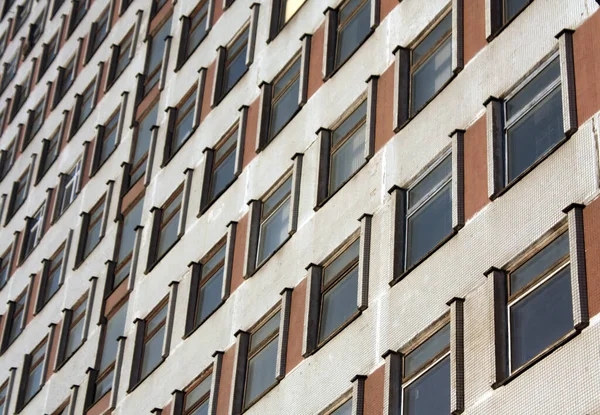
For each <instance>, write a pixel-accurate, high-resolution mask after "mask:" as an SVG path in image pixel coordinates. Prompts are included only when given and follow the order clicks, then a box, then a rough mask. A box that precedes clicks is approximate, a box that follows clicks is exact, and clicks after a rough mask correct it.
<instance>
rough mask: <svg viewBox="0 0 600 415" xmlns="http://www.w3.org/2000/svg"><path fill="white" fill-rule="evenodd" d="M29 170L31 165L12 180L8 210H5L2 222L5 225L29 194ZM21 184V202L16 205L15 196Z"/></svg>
mask: <svg viewBox="0 0 600 415" xmlns="http://www.w3.org/2000/svg"><path fill="white" fill-rule="evenodd" d="M30 170H31V166H29V167H28V168H27V170H25V172H24V173H22V174H21V176H20V177H19V179H18V180H17V181H16V182H14V183H13V185H12V191H11V192H10V200H9V203H8V210H7V212H6V220H5V222H4V224H5V225H6V224H7V223H9V222H10V220H11V219H12V218H13V216H15V214H16V213H17V212H18V211H19V209H20V208H21V206H23V205H24V204H25V201H26V200H27V196H28V195H29V187H30V186H29V176H30ZM21 185H22V192H23V198H22V200H21V202H20V203H19V204H18V205H17V204H16V203H17V201H16V197H17V193H20V191H19V189H20V188H21Z"/></svg>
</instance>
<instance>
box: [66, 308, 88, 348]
mask: <svg viewBox="0 0 600 415" xmlns="http://www.w3.org/2000/svg"><path fill="white" fill-rule="evenodd" d="M73 314H75V313H73ZM84 320H85V319H83V318H82V319H81V320H79V321H78V322H77V323H76V324H75V325H74V326H73V327H72V328H71V330H69V337H68V338H67V346H66V349H65V356H71V355H72V354H73V353H74V352H75V350H77V348H78V347H79V345H81V336H82V333H83V325H84Z"/></svg>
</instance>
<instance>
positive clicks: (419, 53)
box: [412, 12, 452, 64]
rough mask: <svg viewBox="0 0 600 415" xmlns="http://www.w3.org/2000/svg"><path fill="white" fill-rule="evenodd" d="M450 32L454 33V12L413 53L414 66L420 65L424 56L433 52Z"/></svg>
mask: <svg viewBox="0 0 600 415" xmlns="http://www.w3.org/2000/svg"><path fill="white" fill-rule="evenodd" d="M450 31H452V12H450V13H448V14H447V15H446V17H444V18H443V19H442V21H441V22H440V23H439V24H438V25H437V26H436V27H435V28H434V29H433V30H432V31H431V33H429V34H428V35H427V36H426V37H425V38H424V39H423V40H422V41H421V43H419V44H418V45H417V47H415V49H414V50H413V52H412V62H413V64H415V63H418V61H419V60H421V59H422V58H423V56H425V55H427V54H428V53H429V52H431V51H432V50H433V49H434V48H435V46H436V45H437V44H438V43H439V42H440V41H441V40H442V39H443V38H444V36H446V35H447V34H448V33H449V32H450Z"/></svg>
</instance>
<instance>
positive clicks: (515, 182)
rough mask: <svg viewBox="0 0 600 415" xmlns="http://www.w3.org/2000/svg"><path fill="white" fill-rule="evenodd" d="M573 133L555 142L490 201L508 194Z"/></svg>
mask: <svg viewBox="0 0 600 415" xmlns="http://www.w3.org/2000/svg"><path fill="white" fill-rule="evenodd" d="M575 132H576V131H574V132H573V133H572V134H569V135H565V136H564V137H563V138H562V139H561V140H560V141H559V142H557V143H556V144H555V145H554V146H552V147H551V148H549V149H548V150H547V151H546V153H545V154H544V155H542V156H541V157H540V158H539V159H537V160H536V161H535V162H534V163H533V164H532V165H531V166H529V167H527V168H526V169H525V170H524V171H523V172H522V173H521V174H519V175H518V176H517V177H515V178H514V179H512V180H511V182H510V183H508V184H507V185H506V186H504V187H503V188H502V189H500V190H499V191H498V192H497V193H496V194H494V195H492V196H491V197H490V200H495V199H497V198H499V197H500V196H502V195H503V194H505V193H506V192H508V191H509V190H510V189H511V188H512V187H513V186H515V185H516V184H517V183H518V182H519V181H521V179H523V178H524V177H525V176H527V175H528V174H529V173H531V171H532V170H533V169H535V168H536V167H537V166H538V165H540V164H542V162H543V161H544V160H546V159H547V158H548V157H550V156H551V155H552V154H554V152H555V151H556V150H558V149H559V148H560V147H561V146H562V145H563V144H564V143H566V142H567V141H568V140H569V138H571V135H573V134H575ZM504 163H506V159H504Z"/></svg>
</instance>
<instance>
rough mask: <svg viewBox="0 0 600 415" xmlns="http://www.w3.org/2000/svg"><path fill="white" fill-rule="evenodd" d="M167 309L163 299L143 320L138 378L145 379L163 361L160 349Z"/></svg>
mask: <svg viewBox="0 0 600 415" xmlns="http://www.w3.org/2000/svg"><path fill="white" fill-rule="evenodd" d="M167 309H168V307H167V302H166V301H165V302H164V303H163V304H161V305H160V306H159V307H158V309H157V310H155V311H154V312H153V313H152V315H151V316H149V317H148V318H146V320H145V321H144V337H143V340H142V342H143V343H142V359H141V365H140V367H139V377H138V380H142V379H145V378H146V376H148V375H149V374H150V372H152V371H153V370H154V369H156V367H158V365H160V364H161V363H162V361H163V357H162V349H163V342H164V339H165V334H166V325H167Z"/></svg>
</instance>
